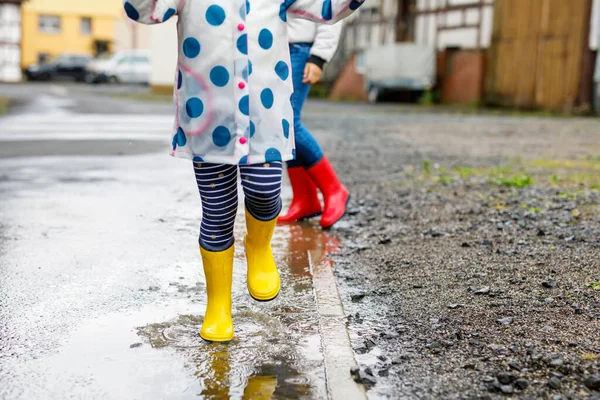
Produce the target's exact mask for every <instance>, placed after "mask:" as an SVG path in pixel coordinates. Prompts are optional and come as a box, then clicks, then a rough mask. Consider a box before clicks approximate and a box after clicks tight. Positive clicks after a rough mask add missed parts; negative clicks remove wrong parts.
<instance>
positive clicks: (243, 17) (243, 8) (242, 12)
mask: <svg viewBox="0 0 600 400" xmlns="http://www.w3.org/2000/svg"><path fill="white" fill-rule="evenodd" d="M240 17H241V18H242V19H243V20H244V21H245V20H246V5H244V4H242V6H241V7H240Z"/></svg>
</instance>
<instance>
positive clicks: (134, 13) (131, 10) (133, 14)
mask: <svg viewBox="0 0 600 400" xmlns="http://www.w3.org/2000/svg"><path fill="white" fill-rule="evenodd" d="M125 13H127V16H128V17H129V18H131V19H132V20H134V21H137V20H138V19H140V13H139V12H138V10H136V9H135V7H134V6H133V5H132V4H131V3H130V2H126V3H125Z"/></svg>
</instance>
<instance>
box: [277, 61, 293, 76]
mask: <svg viewBox="0 0 600 400" xmlns="http://www.w3.org/2000/svg"><path fill="white" fill-rule="evenodd" d="M275 73H276V74H277V75H278V76H279V77H280V78H281V79H282V80H284V81H285V80H286V79H287V78H288V77H289V76H290V67H288V65H287V63H286V62H285V61H279V62H278V63H277V65H276V66H275Z"/></svg>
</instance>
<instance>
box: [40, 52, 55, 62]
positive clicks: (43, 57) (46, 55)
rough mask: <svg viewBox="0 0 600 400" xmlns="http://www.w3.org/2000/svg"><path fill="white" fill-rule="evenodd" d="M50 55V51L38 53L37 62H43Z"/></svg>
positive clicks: (48, 58)
mask: <svg viewBox="0 0 600 400" xmlns="http://www.w3.org/2000/svg"><path fill="white" fill-rule="evenodd" d="M50 58H52V56H51V55H50V53H38V64H45V63H47V62H48V60H50Z"/></svg>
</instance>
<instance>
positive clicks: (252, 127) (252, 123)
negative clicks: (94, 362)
mask: <svg viewBox="0 0 600 400" xmlns="http://www.w3.org/2000/svg"><path fill="white" fill-rule="evenodd" d="M255 133H256V126H255V125H254V122H252V121H250V137H253V136H254V134H255Z"/></svg>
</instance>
